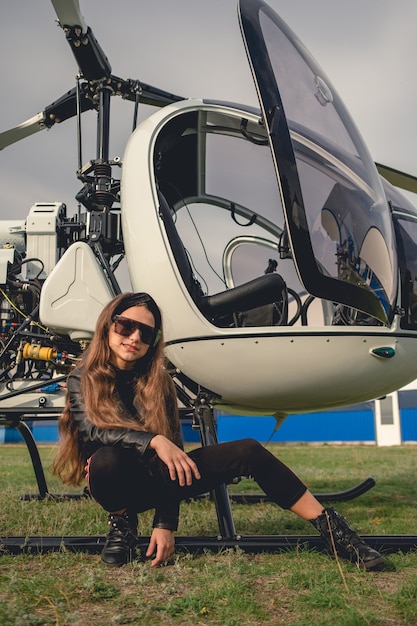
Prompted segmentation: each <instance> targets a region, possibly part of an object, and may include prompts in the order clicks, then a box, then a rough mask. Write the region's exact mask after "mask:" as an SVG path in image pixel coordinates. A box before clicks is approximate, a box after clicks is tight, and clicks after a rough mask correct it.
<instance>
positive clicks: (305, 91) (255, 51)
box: [239, 0, 397, 324]
mask: <svg viewBox="0 0 417 626" xmlns="http://www.w3.org/2000/svg"><path fill="white" fill-rule="evenodd" d="M239 10H240V21H241V30H242V35H243V38H244V41H245V45H246V50H247V55H248V59H249V63H250V66H251V69H252V73H253V77H254V80H255V84H256V88H257V91H258V96H259V101H260V104H261V109H262V113H263V120H264V123H265V125H266V128H267V131H268V137H269V141H270V145H271V150H272V153H273V159H274V165H275V168H276V174H277V178H278V182H279V187H280V193H281V201H282V205H283V208H284V212H285V219H286V227H287V230H288V237H289V240H290V243H291V249H292V254H293V258H294V262H295V265H296V268H297V271H298V274H299V278H300V280H301V282H302V283H303V284H304V286H305V288H306V290H307V291H308V292H309V293H311V294H313V295H315V296H317V297H320V298H323V299H327V300H332V301H337V302H340V303H342V304H346V305H348V306H351V307H353V308H355V309H358V310H360V311H363V312H364V313H366V314H368V315H370V316H372V317H374V318H376V319H378V320H379V321H381V322H382V323H384V324H387V323H389V322H390V321H391V320H392V317H393V312H394V304H395V298H396V293H397V264H396V250H395V237H394V232H393V225H392V220H391V216H390V209H389V205H388V202H387V199H386V196H385V194H384V191H383V188H382V183H381V180H380V177H379V175H378V172H377V169H376V166H375V164H374V162H373V161H372V158H371V156H370V154H369V153H368V150H367V148H366V146H365V145H364V142H363V140H362V138H361V136H360V134H359V132H358V131H357V129H356V127H355V124H354V122H353V121H352V119H351V117H350V115H349V113H348V112H347V110H346V109H345V107H344V105H343V103H342V101H341V100H340V98H339V96H338V95H337V93H336V91H335V90H334V88H333V87H332V85H331V83H330V81H329V80H328V78H327V77H326V76H325V74H324V73H323V71H322V70H321V68H320V67H319V66H318V65H317V63H316V62H315V60H314V59H313V58H312V57H311V55H310V54H309V52H308V51H307V50H306V49H305V47H304V46H303V44H302V43H301V42H300V41H299V40H298V39H297V37H296V36H295V35H294V34H293V33H292V32H291V30H290V29H289V28H288V26H287V25H286V24H285V23H284V22H283V21H282V20H281V18H280V17H279V16H278V15H277V14H276V13H275V12H274V11H273V10H272V9H271V8H270V7H269V6H268V5H266V4H265V3H264V2H263V1H262V0H240V3H239ZM312 129H314V130H312Z"/></svg>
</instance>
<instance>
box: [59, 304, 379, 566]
mask: <svg viewBox="0 0 417 626" xmlns="http://www.w3.org/2000/svg"><path fill="white" fill-rule="evenodd" d="M60 434H61V438H60V446H59V449H58V454H57V456H56V458H55V461H54V465H53V470H54V472H55V473H56V474H57V475H59V476H60V477H61V479H62V480H63V482H64V483H66V484H73V485H77V484H79V483H80V482H81V480H82V478H83V477H84V476H85V477H86V479H87V484H88V488H89V491H90V493H91V495H92V497H93V498H94V499H95V500H96V501H97V502H98V503H99V504H100V505H101V506H102V507H103V509H105V510H106V511H107V512H108V520H109V526H110V529H109V532H108V535H107V538H106V543H105V545H104V548H103V552H102V555H101V558H102V560H103V561H104V563H106V564H107V565H112V566H120V565H124V564H125V563H127V562H129V561H130V560H131V559H132V558H133V557H134V555H135V545H136V543H137V514H138V513H139V512H142V511H146V510H148V509H155V515H154V520H153V531H152V535H151V538H150V543H149V546H148V549H147V552H146V556H147V557H152V556H153V557H154V558H153V560H152V566H153V567H155V566H158V565H161V564H163V563H164V562H165V561H166V560H167V559H168V558H169V557H170V556H171V554H172V553H173V551H174V531H175V530H177V527H178V515H179V503H180V501H181V500H184V499H188V498H191V497H193V496H196V495H198V494H202V493H207V492H208V491H211V490H212V489H213V488H215V487H216V486H218V485H220V484H222V483H230V482H231V481H232V480H233V479H234V478H236V477H239V476H252V477H253V478H254V480H255V481H256V482H257V483H258V484H259V486H260V487H261V488H262V489H263V491H264V492H265V493H266V494H267V495H268V496H269V498H271V499H272V500H273V501H274V502H276V503H277V504H278V505H279V506H280V507H282V508H283V509H289V510H290V511H292V512H293V513H296V514H297V515H299V516H300V517H302V518H303V519H305V520H309V521H311V523H312V524H313V525H314V526H315V528H316V529H317V530H318V531H319V533H320V534H321V536H322V537H323V539H324V540H325V542H326V545H327V547H328V549H329V550H330V551H331V552H332V553H334V551H335V550H336V552H337V554H338V555H339V556H341V557H343V558H346V559H348V560H350V561H353V562H355V563H356V564H357V565H358V566H360V567H364V568H366V569H371V568H374V567H376V566H378V565H380V564H381V563H382V562H383V559H382V557H381V555H380V554H379V553H378V552H377V551H376V550H374V549H372V548H370V547H369V546H368V545H367V544H366V543H364V541H363V540H362V539H361V538H360V537H358V535H357V534H356V533H355V532H354V530H353V529H352V528H351V527H350V526H349V525H348V523H347V521H346V520H345V519H344V518H343V517H342V516H341V515H340V514H339V513H338V512H337V511H336V510H335V509H333V508H328V509H323V507H322V506H321V504H320V503H319V502H318V500H317V499H316V498H315V497H314V496H313V494H312V493H311V492H310V491H309V490H308V489H307V487H306V486H305V484H304V483H303V482H302V481H301V480H300V479H299V478H298V477H297V476H296V475H295V474H294V473H293V472H292V471H291V470H290V469H289V468H288V467H287V466H286V465H284V463H282V462H281V461H280V460H279V459H277V458H276V457H275V456H274V455H272V454H271V453H270V452H268V450H266V448H264V447H263V446H262V445H261V444H259V443H258V442H257V441H255V440H253V439H243V440H240V441H234V442H230V443H221V444H217V445H213V446H205V447H201V448H198V449H197V450H193V451H192V452H190V453H188V454H186V453H185V452H184V450H183V446H182V442H181V437H180V423H179V418H178V408H177V398H176V393H175V387H174V384H173V381H172V379H171V377H170V375H169V374H168V372H167V370H166V369H165V360H164V352H163V339H162V320H161V313H160V310H159V308H158V306H157V304H156V303H155V301H154V300H153V299H152V298H151V296H150V295H148V294H146V293H126V294H120V295H118V296H116V297H115V298H114V299H113V300H112V301H111V302H109V303H108V304H107V306H105V307H104V309H103V311H102V312H101V314H100V316H99V318H98V320H97V325H96V331H95V334H94V337H93V339H92V341H91V344H90V345H89V347H88V349H87V350H86V352H85V354H84V357H83V359H82V361H81V363H80V364H79V365H78V366H77V367H76V368H75V369H74V371H73V372H72V373H71V374H70V376H69V377H68V392H67V401H66V406H65V409H64V412H63V414H62V417H61V420H60Z"/></svg>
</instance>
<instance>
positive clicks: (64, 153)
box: [0, 0, 417, 220]
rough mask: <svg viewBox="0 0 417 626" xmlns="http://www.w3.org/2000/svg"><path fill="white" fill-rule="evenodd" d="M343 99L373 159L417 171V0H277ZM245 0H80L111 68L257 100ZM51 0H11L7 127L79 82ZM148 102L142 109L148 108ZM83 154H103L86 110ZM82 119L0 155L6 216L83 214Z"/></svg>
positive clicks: (4, 49) (196, 92) (126, 119)
mask: <svg viewBox="0 0 417 626" xmlns="http://www.w3.org/2000/svg"><path fill="white" fill-rule="evenodd" d="M268 3H269V4H270V6H271V7H272V8H273V9H274V10H275V11H276V12H277V13H279V14H280V15H281V17H282V18H283V19H284V20H285V21H286V22H287V24H288V25H289V26H290V28H291V29H292V30H293V31H294V32H295V33H296V34H297V35H298V37H299V38H300V39H301V40H302V41H303V43H304V44H305V45H306V47H307V48H308V49H309V50H310V52H311V53H312V54H313V56H314V57H315V58H316V60H317V61H318V63H319V64H320V65H321V66H322V68H323V70H324V72H325V74H327V76H328V77H329V78H330V79H331V81H332V83H333V85H334V87H335V88H336V90H337V91H338V92H339V94H340V96H341V97H342V99H343V100H344V102H345V104H346V106H347V108H348V110H349V111H350V113H351V115H352V116H353V118H354V120H355V121H356V124H357V126H358V127H359V130H360V131H361V133H362V135H363V137H364V139H365V142H366V143H367V145H368V148H369V150H370V152H371V154H372V156H373V158H374V160H375V161H378V162H382V163H385V164H387V165H389V166H391V167H394V168H396V169H400V170H403V171H406V172H409V173H412V174H414V175H417V162H416V157H415V145H416V140H417V116H416V114H415V111H416V107H417V81H416V80H415V69H414V68H415V63H416V60H417V3H416V2H415V0H397V2H396V3H393V2H392V0H350V2H349V3H347V2H341V1H340V0H314V2H312V1H311V0H291V2H289V1H288V0H269V2H268ZM236 4H237V3H236V0H206V1H205V2H203V0H151V1H149V0H119V1H118V2H114V0H113V1H110V0H80V7H81V12H82V14H83V16H84V18H85V20H86V22H87V24H88V25H89V26H90V27H91V28H92V30H93V32H94V35H95V36H96V38H97V39H98V41H99V43H100V45H101V47H102V48H103V50H104V52H105V54H106V55H107V57H108V58H109V61H110V63H111V65H112V70H113V73H114V74H116V75H118V76H121V77H123V78H134V79H139V80H142V81H143V82H145V83H149V84H151V85H154V86H157V87H159V88H162V89H165V90H167V91H171V92H173V93H176V94H178V95H181V96H185V97H207V98H213V99H220V100H228V101H235V102H242V103H246V104H251V105H257V100H256V94H255V90H254V86H253V82H252V78H251V75H250V71H249V66H248V63H247V61H246V55H245V51H244V47H243V43H242V40H241V37H240V32H239V24H238V19H237V7H236ZM55 20H56V14H55V12H54V9H53V6H52V4H51V3H50V2H49V0H13V2H7V3H3V6H2V11H1V21H0V33H1V36H0V52H1V54H0V59H1V60H0V64H1V65H0V71H1V77H2V95H1V125H0V131H3V130H7V129H9V128H11V127H13V126H16V125H18V124H20V123H21V122H23V121H25V120H27V119H29V118H31V117H32V116H33V115H35V114H36V113H38V112H39V111H42V110H43V109H44V108H45V106H46V105H48V104H50V103H51V102H53V101H54V100H56V99H57V98H59V97H60V96H61V95H63V94H64V93H65V92H66V91H68V90H70V89H71V88H72V87H73V86H74V84H75V75H76V71H77V67H76V64H75V60H74V58H73V56H72V53H71V51H70V49H69V46H68V44H67V42H66V40H65V36H64V33H63V31H62V30H61V29H60V28H59V27H58V26H57V25H56V23H55ZM148 113H149V110H148V111H145V110H144V111H142V116H143V115H145V114H146V115H147V114H148ZM132 114H133V105H132V104H131V103H127V102H124V101H121V100H116V99H115V98H112V124H113V125H112V129H113V131H112V141H111V146H110V157H111V158H114V157H115V156H120V157H123V150H124V146H125V144H126V141H127V139H128V137H129V134H130V132H131V124H132ZM82 124H83V129H84V130H86V131H87V139H85V140H84V153H83V162H84V163H85V162H87V161H89V160H90V159H94V158H95V139H94V137H95V114H94V113H93V112H89V113H87V114H85V115H84V116H83V122H82ZM76 169H77V144H76V124H75V120H71V121H67V122H65V123H63V124H61V125H55V126H54V127H53V128H52V129H51V130H49V131H43V132H40V133H37V134H35V135H33V136H31V137H29V138H27V139H25V140H24V141H21V142H19V143H17V144H14V145H12V146H9V147H8V148H6V149H4V150H3V151H1V152H0V172H1V191H2V192H1V208H0V211H1V213H0V214H1V219H2V220H23V219H25V218H26V216H27V214H28V212H29V209H30V207H31V206H32V204H33V203H35V202H53V201H62V202H65V203H66V204H67V206H68V211H67V213H68V215H70V216H71V215H73V214H74V213H75V212H76V209H77V206H76V201H75V200H74V196H75V194H76V192H77V191H78V190H79V189H80V187H81V183H80V182H79V181H78V180H77V178H76V176H75V172H76ZM411 197H412V198H414V202H415V203H417V199H416V197H415V196H414V197H413V196H411Z"/></svg>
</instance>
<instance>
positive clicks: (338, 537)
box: [311, 507, 384, 569]
mask: <svg viewBox="0 0 417 626" xmlns="http://www.w3.org/2000/svg"><path fill="white" fill-rule="evenodd" d="M311 523H312V524H313V526H314V527H315V528H316V530H318V531H319V533H320V535H321V536H322V538H323V539H324V541H325V542H326V546H327V549H328V550H329V552H330V553H331V554H333V555H334V554H335V551H336V553H337V555H338V556H340V557H342V558H343V559H347V560H348V561H351V562H352V563H355V564H356V565H357V566H358V567H362V568H364V569H372V568H373V567H376V566H377V565H381V564H382V563H383V562H384V559H383V557H382V556H381V555H380V554H379V552H377V551H376V550H374V549H373V548H371V547H370V546H368V545H367V544H366V543H365V542H364V541H363V539H361V538H360V537H359V536H358V535H357V534H356V533H355V531H354V530H353V528H351V527H350V526H349V524H348V523H347V520H346V519H345V518H344V517H343V516H342V515H340V513H338V512H337V511H336V509H334V508H333V507H329V508H327V509H323V513H322V514H321V515H319V516H318V517H316V519H313V520H311Z"/></svg>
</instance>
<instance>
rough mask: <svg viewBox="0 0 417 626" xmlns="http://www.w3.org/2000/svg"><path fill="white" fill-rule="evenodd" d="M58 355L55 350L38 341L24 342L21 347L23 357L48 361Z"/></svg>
mask: <svg viewBox="0 0 417 626" xmlns="http://www.w3.org/2000/svg"><path fill="white" fill-rule="evenodd" d="M57 355H58V352H57V350H55V349H54V348H48V347H45V346H41V345H40V344H39V343H26V344H25V345H24V347H23V358H24V359H35V360H40V361H50V360H51V359H54V358H56V356H57Z"/></svg>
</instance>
